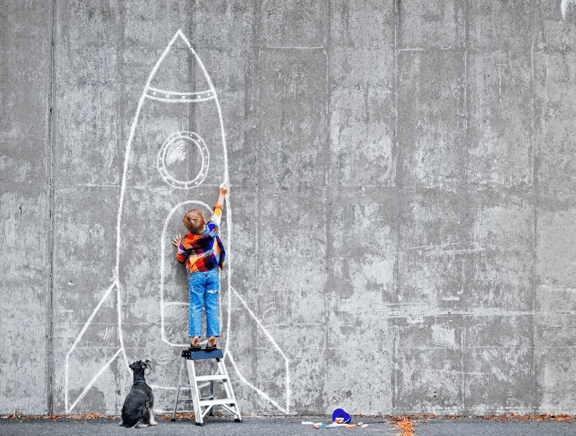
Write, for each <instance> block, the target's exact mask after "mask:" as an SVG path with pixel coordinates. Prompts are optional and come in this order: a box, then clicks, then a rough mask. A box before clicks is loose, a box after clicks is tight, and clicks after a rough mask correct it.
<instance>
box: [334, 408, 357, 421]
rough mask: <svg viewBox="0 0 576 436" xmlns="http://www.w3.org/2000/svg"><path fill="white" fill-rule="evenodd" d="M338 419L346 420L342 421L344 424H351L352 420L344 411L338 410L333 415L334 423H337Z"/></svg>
mask: <svg viewBox="0 0 576 436" xmlns="http://www.w3.org/2000/svg"><path fill="white" fill-rule="evenodd" d="M337 418H344V421H342V423H343V424H350V421H352V418H351V417H350V415H348V414H347V413H346V412H344V410H343V409H336V410H335V411H334V413H332V422H334V421H336V419H337Z"/></svg>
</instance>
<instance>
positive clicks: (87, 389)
mask: <svg viewBox="0 0 576 436" xmlns="http://www.w3.org/2000/svg"><path fill="white" fill-rule="evenodd" d="M123 351H124V350H122V349H119V350H118V351H116V354H114V356H112V358H111V359H110V360H109V361H108V362H107V363H106V364H105V365H104V366H103V367H102V368H101V369H100V371H98V374H96V376H95V377H94V378H93V379H92V380H91V381H90V383H88V386H86V388H85V389H84V390H83V391H82V393H81V394H80V395H79V396H78V398H77V399H76V401H74V404H72V406H70V409H68V410H67V411H66V413H70V411H71V410H72V409H74V407H76V404H78V402H79V401H80V400H82V398H84V396H85V395H86V394H87V393H88V391H89V390H90V389H92V386H93V385H94V383H96V380H98V377H100V376H101V375H102V373H103V372H104V371H106V369H108V367H109V366H110V364H111V363H112V362H113V361H114V360H115V359H116V358H117V357H118V355H119V354H120V353H121V352H123Z"/></svg>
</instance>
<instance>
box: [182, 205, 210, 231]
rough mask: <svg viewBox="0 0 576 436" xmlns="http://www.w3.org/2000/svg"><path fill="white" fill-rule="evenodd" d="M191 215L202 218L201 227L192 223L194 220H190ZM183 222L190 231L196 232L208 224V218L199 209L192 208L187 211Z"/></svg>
mask: <svg viewBox="0 0 576 436" xmlns="http://www.w3.org/2000/svg"><path fill="white" fill-rule="evenodd" d="M191 217H195V218H200V219H201V220H202V223H201V225H200V228H195V227H194V226H193V225H192V221H191V220H190V218H191ZM182 224H184V227H186V228H187V229H188V231H189V232H191V233H196V232H197V231H198V230H199V229H202V228H204V226H205V225H206V220H205V219H204V215H202V212H200V211H199V210H198V209H192V210H189V211H188V212H186V215H184V218H183V219H182Z"/></svg>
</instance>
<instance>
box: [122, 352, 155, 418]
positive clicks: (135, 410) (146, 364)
mask: <svg viewBox="0 0 576 436" xmlns="http://www.w3.org/2000/svg"><path fill="white" fill-rule="evenodd" d="M148 368H150V361H149V360H146V361H142V360H139V361H137V362H134V363H132V364H131V365H130V369H131V370H132V372H133V373H134V382H133V383H132V389H130V392H129V393H128V395H127V396H126V399H125V400H124V405H123V406H122V422H121V423H120V425H121V426H122V427H134V426H136V428H144V427H148V426H149V425H156V424H157V423H156V421H154V414H153V412H152V408H153V407H154V394H153V393H152V389H151V388H150V386H148V384H147V383H146V380H144V371H145V370H146V369H148Z"/></svg>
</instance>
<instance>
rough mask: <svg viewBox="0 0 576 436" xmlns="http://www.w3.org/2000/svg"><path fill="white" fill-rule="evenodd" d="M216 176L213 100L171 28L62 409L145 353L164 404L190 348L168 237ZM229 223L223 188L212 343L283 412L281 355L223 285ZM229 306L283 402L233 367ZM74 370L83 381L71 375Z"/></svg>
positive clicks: (141, 114) (220, 126) (206, 80)
mask: <svg viewBox="0 0 576 436" xmlns="http://www.w3.org/2000/svg"><path fill="white" fill-rule="evenodd" d="M223 181H228V158H227V150H226V136H225V131H224V122H223V118H222V110H221V106H220V102H219V100H218V96H217V93H216V89H215V88H214V86H213V84H212V80H211V79H210V76H209V75H208V72H207V71H206V68H205V67H204V64H203V63H202V61H201V60H200V58H199V56H198V54H197V53H196V52H195V51H194V49H193V48H192V46H191V45H190V43H189V41H188V40H187V39H186V37H185V36H184V34H183V33H182V31H181V30H178V31H177V32H176V34H175V35H174V37H173V38H172V40H171V41H170V43H169V44H168V46H167V47H166V49H165V50H164V52H163V53H162V55H161V56H160V58H159V59H158V61H157V62H156V65H155V66H154V68H153V69H152V71H151V73H150V75H149V77H148V81H147V83H146V85H145V87H144V90H143V92H142V95H141V97H140V99H139V102H138V106H137V108H136V113H135V115H134V120H133V122H132V125H131V128H130V133H129V137H128V140H127V143H126V150H125V156H124V172H123V175H122V184H121V191H120V201H119V206H118V216H117V227H116V265H115V268H114V277H113V280H112V284H111V286H110V287H109V288H108V289H106V290H105V292H104V295H103V297H102V299H101V301H100V303H99V304H98V306H97V307H96V308H95V309H94V311H93V312H92V314H91V316H90V317H89V319H88V320H87V321H86V323H85V324H84V326H83V328H82V329H81V331H80V332H79V334H78V336H77V337H76V340H75V341H74V343H73V345H72V346H71V348H70V350H69V352H68V354H67V355H66V360H65V374H64V383H65V386H64V391H65V392H64V396H65V398H64V400H65V401H64V403H65V409H66V413H70V412H71V411H72V410H73V409H75V408H76V407H77V406H78V404H79V403H80V402H81V401H82V399H83V398H84V397H85V396H86V395H87V393H88V392H89V391H90V389H92V388H93V387H94V386H95V384H96V383H97V381H98V379H99V378H104V379H106V380H108V381H107V382H108V383H113V382H114V381H113V380H112V379H113V376H112V375H111V374H112V371H107V369H108V368H109V367H110V366H111V365H116V366H117V370H121V371H122V370H124V371H125V376H124V377H125V378H126V380H129V379H130V371H129V369H128V364H129V363H130V362H132V361H134V360H138V359H142V358H144V357H146V358H151V360H152V361H153V362H154V364H155V367H154V383H150V384H151V386H152V388H153V389H154V392H155V396H156V398H157V401H156V402H155V403H156V404H157V405H158V404H162V398H163V399H164V400H165V401H172V398H173V397H172V396H173V393H174V390H175V388H176V384H177V373H178V371H179V367H180V363H181V362H180V361H181V357H180V350H182V349H183V348H185V347H187V346H188V345H189V343H188V341H187V337H186V331H187V323H188V310H189V309H188V304H189V303H188V289H187V286H186V283H187V280H186V276H185V271H184V268H183V267H182V265H179V264H178V262H176V261H175V258H174V248H173V247H172V245H171V243H170V240H171V236H172V235H173V234H175V233H183V227H182V224H181V219H182V217H183V216H184V213H185V212H186V211H188V210H190V209H194V208H195V209H200V210H202V211H203V212H204V215H205V216H206V217H209V216H210V215H211V213H212V206H213V203H214V202H215V200H216V198H217V194H218V188H219V185H220V184H221V183H222V182H223ZM231 192H232V194H233V187H232V190H231ZM161 222H163V225H160V224H159V223H161ZM231 229H232V218H231V210H230V194H229V195H228V198H227V199H226V205H225V207H224V215H223V219H222V222H221V229H220V235H221V237H222V240H223V241H224V243H225V244H226V248H227V252H228V253H227V254H228V256H227V262H226V263H227V274H226V276H225V278H224V279H222V278H221V291H220V302H221V304H220V311H221V316H220V319H221V322H222V323H223V325H224V326H225V328H224V329H223V332H222V333H223V338H221V339H224V341H222V340H221V341H220V346H221V347H222V348H223V349H224V352H225V357H226V358H227V359H228V360H227V361H228V362H229V363H231V364H232V366H233V367H234V369H235V371H236V374H237V375H238V377H239V379H240V380H241V382H242V383H244V384H246V385H247V386H249V387H250V388H251V389H253V390H254V391H256V392H257V393H258V394H259V395H260V396H262V397H263V398H265V399H266V400H267V401H269V402H270V403H271V404H272V405H273V406H274V407H276V408H277V409H279V410H280V411H282V412H284V413H286V414H288V413H289V393H290V378H289V371H288V370H289V361H288V358H287V357H286V355H285V354H284V353H283V352H282V350H281V349H280V347H279V346H278V345H277V344H276V342H275V341H274V339H273V337H272V336H271V335H270V334H269V333H268V331H267V330H266V328H265V327H264V326H263V325H262V324H261V322H260V321H259V320H258V318H257V317H256V315H255V314H254V313H253V312H252V311H251V310H250V308H249V307H248V306H247V305H246V303H245V302H244V300H243V299H242V297H241V295H240V294H239V293H238V292H236V290H235V289H234V288H233V287H232V286H231V279H232V269H231V265H232V256H231V253H230V250H229V244H230V240H231ZM223 300H224V301H223ZM223 303H224V304H223ZM232 305H234V307H235V308H240V309H241V310H244V311H245V312H246V314H247V315H248V318H249V319H251V320H252V322H254V323H255V324H256V325H257V327H258V328H259V329H260V333H261V335H262V336H263V337H264V338H265V339H266V340H268V341H269V343H270V345H271V348H272V349H274V350H275V352H276V354H277V355H278V357H279V359H278V360H279V361H281V362H282V371H285V374H284V376H283V378H284V380H285V386H284V390H285V404H281V403H284V399H283V400H282V401H279V400H278V399H276V400H274V399H273V398H272V397H271V396H269V395H268V394H267V393H265V392H263V391H262V390H260V389H259V388H258V387H257V386H256V385H257V383H253V382H251V381H250V380H248V379H247V378H246V377H244V375H243V374H242V372H241V371H240V369H239V367H238V364H237V362H236V361H235V359H234V356H233V350H231V346H230V345H229V342H230V341H229V337H230V328H231V327H230V326H231V324H233V320H232V319H231V312H232V310H230V309H228V308H231V307H232ZM224 311H225V312H227V313H223V312H224ZM106 313H108V315H106ZM106 316H108V318H111V317H112V316H113V317H115V318H117V320H116V322H117V327H116V329H115V330H116V332H115V333H116V334H111V333H110V331H109V330H110V328H109V327H108V328H107V330H106V332H104V333H102V334H101V333H99V332H98V325H99V324H102V323H100V321H99V320H100V319H101V318H103V317H106ZM109 325H110V323H109ZM95 350H96V351H95ZM119 357H120V360H118V358H119ZM122 361H123V362H122ZM90 365H93V367H90ZM122 368H123V369H122ZM82 371H84V373H85V374H87V375H86V377H83V378H82V377H79V376H78V374H79V373H81V372H82ZM88 378H90V379H89V380H88ZM99 383H100V384H102V383H104V382H102V381H100V382H99ZM281 390H282V389H281ZM158 399H160V401H158ZM170 404H171V403H170Z"/></svg>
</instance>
